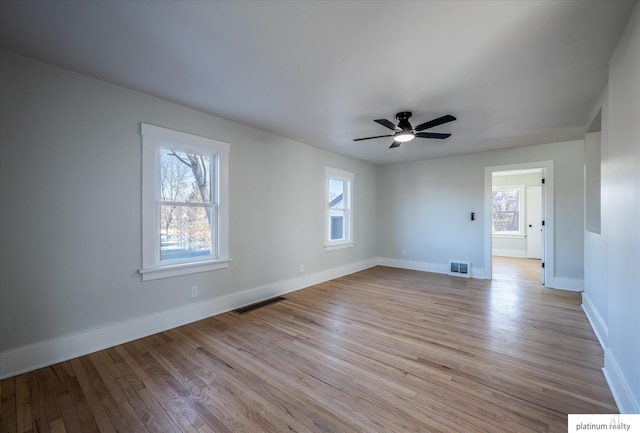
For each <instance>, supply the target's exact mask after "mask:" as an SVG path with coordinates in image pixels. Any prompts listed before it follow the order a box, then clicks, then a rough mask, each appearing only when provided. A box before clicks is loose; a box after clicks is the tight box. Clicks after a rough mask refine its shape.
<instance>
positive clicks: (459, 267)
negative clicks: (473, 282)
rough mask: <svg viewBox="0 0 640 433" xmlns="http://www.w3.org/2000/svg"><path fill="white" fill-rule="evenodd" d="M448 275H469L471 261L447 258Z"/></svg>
mask: <svg viewBox="0 0 640 433" xmlns="http://www.w3.org/2000/svg"><path fill="white" fill-rule="evenodd" d="M449 275H455V276H456V277H465V278H470V277H471V262H461V261H459V260H449Z"/></svg>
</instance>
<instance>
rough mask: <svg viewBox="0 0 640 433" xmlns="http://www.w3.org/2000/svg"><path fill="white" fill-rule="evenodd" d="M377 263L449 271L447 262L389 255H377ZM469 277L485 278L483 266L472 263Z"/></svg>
mask: <svg viewBox="0 0 640 433" xmlns="http://www.w3.org/2000/svg"><path fill="white" fill-rule="evenodd" d="M378 264H379V265H381V266H390V267H392V268H402V269H411V270H412V271H423V272H434V273H436V274H447V273H448V272H449V264H448V263H444V264H442V263H428V262H418V261H414V260H402V259H394V258H390V257H378ZM471 277H472V278H480V279H483V280H486V279H487V276H486V271H485V269H484V268H476V267H474V266H473V263H472V264H471Z"/></svg>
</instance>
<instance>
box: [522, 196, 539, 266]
mask: <svg viewBox="0 0 640 433" xmlns="http://www.w3.org/2000/svg"><path fill="white" fill-rule="evenodd" d="M526 216H527V222H526V225H527V258H529V259H541V258H542V187H541V186H529V187H527V215H526Z"/></svg>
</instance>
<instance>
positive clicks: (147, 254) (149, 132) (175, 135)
mask: <svg viewBox="0 0 640 433" xmlns="http://www.w3.org/2000/svg"><path fill="white" fill-rule="evenodd" d="M140 129H141V134H142V269H140V270H139V272H140V274H142V281H147V280H156V279H159V278H168V277H175V276H179V275H186V274H193V273H196V272H206V271H213V270H217V269H224V268H228V267H229V262H230V261H231V258H230V257H229V152H230V145H229V143H224V142H222V141H217V140H213V139H210V138H205V137H199V136H197V135H193V134H187V133H185V132H179V131H174V130H171V129H167V128H161V127H159V126H153V125H148V124H146V123H141V128H140ZM172 144H173V145H176V146H178V147H180V148H183V149H184V148H193V149H194V150H199V149H204V150H206V151H207V152H209V153H214V154H215V155H216V163H217V167H216V171H217V179H216V182H215V187H216V189H217V191H216V196H217V204H218V218H217V228H216V241H217V245H216V249H217V252H218V256H217V258H216V259H214V260H201V261H194V262H187V263H171V264H164V265H163V264H161V263H160V258H159V254H158V251H159V242H160V236H158V218H159V217H158V214H157V212H158V206H157V200H158V199H159V192H158V191H159V188H158V179H157V176H158V166H159V163H160V162H159V156H158V155H159V148H160V147H162V146H166V145H172Z"/></svg>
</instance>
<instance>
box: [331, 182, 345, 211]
mask: <svg viewBox="0 0 640 433" xmlns="http://www.w3.org/2000/svg"><path fill="white" fill-rule="evenodd" d="M329 207H330V208H344V181H343V180H339V179H329Z"/></svg>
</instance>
